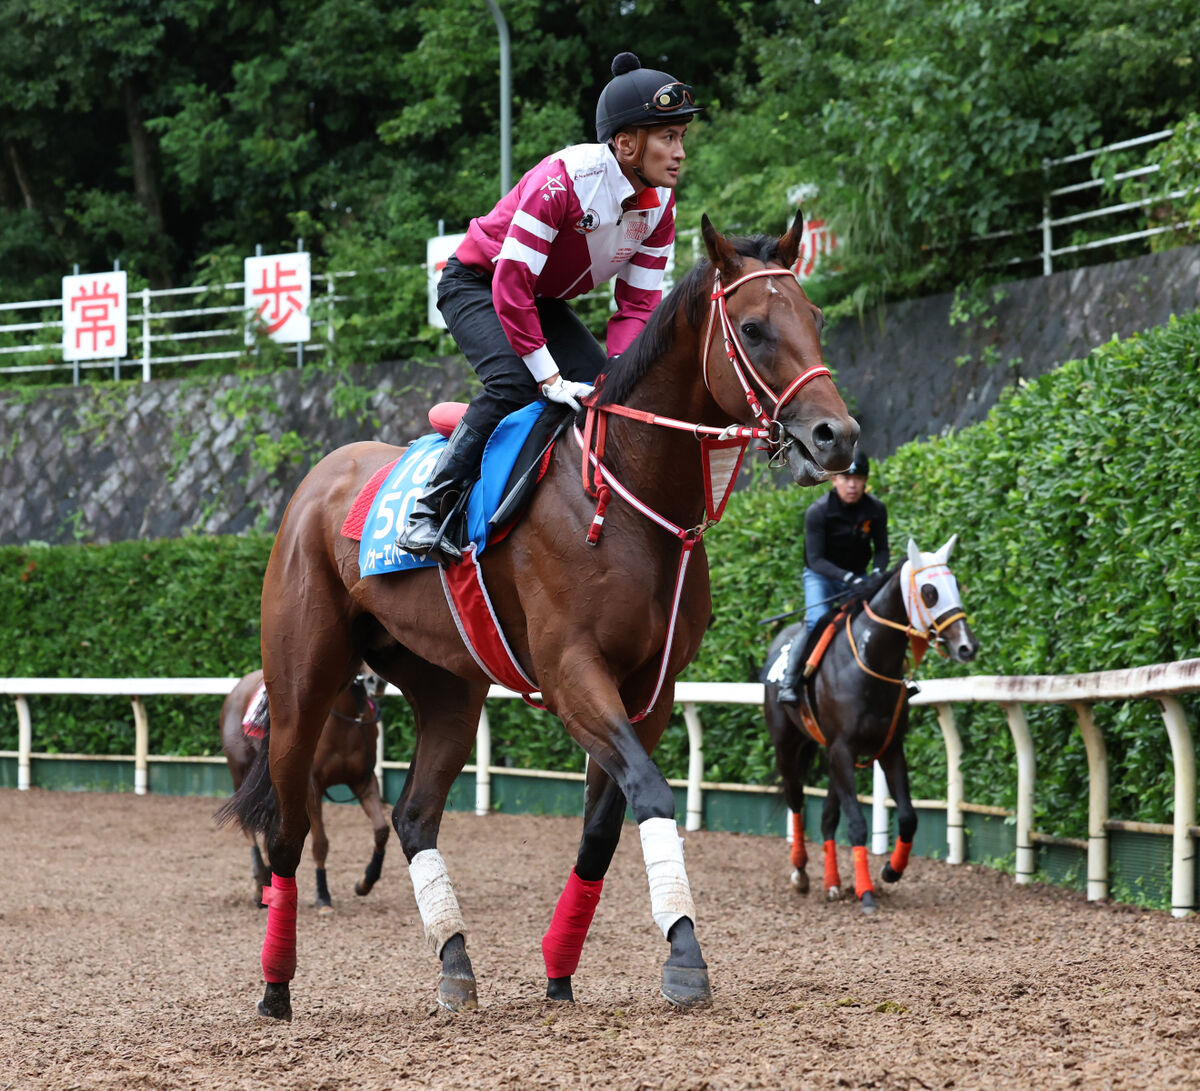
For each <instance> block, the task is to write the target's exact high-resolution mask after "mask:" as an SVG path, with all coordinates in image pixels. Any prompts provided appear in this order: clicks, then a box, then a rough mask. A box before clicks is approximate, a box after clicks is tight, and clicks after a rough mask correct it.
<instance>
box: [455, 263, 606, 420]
mask: <svg viewBox="0 0 1200 1091" xmlns="http://www.w3.org/2000/svg"><path fill="white" fill-rule="evenodd" d="M437 305H438V310H439V311H441V312H442V317H443V318H444V319H445V320H446V326H447V327H448V328H449V330H450V333H451V335H452V336H453V337H454V340H455V342H457V344H458V347H459V348H460V349H462V352H463V355H464V356H465V357H466V358H467V363H469V364H470V365H471V367H472V368H473V369H474V370H475V374H476V375H478V376H479V378H480V380H481V381H482V382H483V390H482V391H481V392H480V393H479V394H476V395H475V397H474V398H472V399H471V405H470V408H469V409H468V410H467V411H466V413H465V414H464V415H463V420H464V421H465V422H466V424H467V425H468V426H469V427H471V428H473V429H475V431H477V432H479V433H480V434H482V435H485V436H487V435H491V433H492V430H493V429H494V428H495V427H496V425H497V424H499V423H500V421H501V420H502V419H503V418H504V417H506V416H507V415H508V414H509V413H513V412H516V410H518V409H520V408H521V407H522V406H526V405H528V404H529V403H530V402H531V401H533V400H534V399H535V398H537V396H538V384H537V382H536V381H535V380H534V378H533V376H532V375H531V374H530V373H529V368H527V367H526V366H525V361H524V360H522V359H521V357H520V356H518V355H517V354H516V352H515V351H514V350H513V347H512V345H510V344H509V341H508V337H507V336H506V335H505V333H504V329H503V327H502V326H501V325H500V319H499V317H498V316H497V315H496V308H495V306H494V304H493V303H492V281H491V278H490V277H487V276H485V275H484V274H483V273H480V272H477V271H476V270H474V269H469V268H467V266H465V265H463V264H462V262H460V261H459V260H458V259H457V258H451V259H450V260H449V261H448V262H447V263H446V267H445V269H444V270H443V271H442V277H441V280H440V281H438V293H437ZM537 311H538V318H539V320H540V321H541V324H542V333H544V334H545V335H546V345H547V346H548V347H549V349H550V352H551V354H552V355H553V356H554V359H555V360H556V361H557V362H558V366H559V367H560V368H561V369H562V374H563V377H564V378H567V379H571V380H573V381H575V382H580V383H590V382H594V381H595V379H596V376H597V375H599V374H600V372H601V371H603V370H604V366H605V364H606V362H607V357H606V356H605V353H604V350H603V349H602V348H601V347H600V344H599V342H597V340H596V339H595V338H594V337H593V336H592V335H591V334H590V333H589V332H588V330H587V327H586V326H585V325H584V324H583V323H582V322H581V321H580V320H579V319H578V318H577V317H576V315H575V312H574V311H572V310H571V307H570V305H569V304H568V303H567V302H566V301H565V300H562V299H538V300H537Z"/></svg>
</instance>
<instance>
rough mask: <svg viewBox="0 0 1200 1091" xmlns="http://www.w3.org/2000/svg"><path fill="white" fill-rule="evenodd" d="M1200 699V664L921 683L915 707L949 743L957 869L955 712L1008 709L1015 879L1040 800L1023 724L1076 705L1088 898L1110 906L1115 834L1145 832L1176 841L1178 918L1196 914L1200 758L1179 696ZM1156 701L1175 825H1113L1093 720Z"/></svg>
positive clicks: (1027, 871) (1174, 907)
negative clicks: (1036, 711) (1035, 710)
mask: <svg viewBox="0 0 1200 1091" xmlns="http://www.w3.org/2000/svg"><path fill="white" fill-rule="evenodd" d="M1196 690H1200V659H1185V660H1183V661H1181V662H1178V663H1164V664H1158V665H1156V666H1152V667H1136V668H1133V669H1131V670H1120V671H1098V672H1096V673H1093V674H1074V675H1023V676H1015V677H1003V676H987V677H974V678H939V679H934V680H932V681H929V682H923V683H922V684H921V692H920V693H918V694H917V695H916V696H914V697H913V698H911V703H912V704H917V705H934V706H935V707H936V708H937V713H938V723H939V724H940V726H941V729H942V735H943V737H944V739H945V743H946V763H947V770H946V839H947V842H948V846H947V847H948V850H949V854H950V855H949V859H950V863H952V864H953V863H961V862H962V861H963V858H964V836H963V798H962V796H963V783H962V770H961V767H960V761H961V758H962V741H961V739H960V738H959V734H958V728H957V727H956V726H955V723H954V712H953V709H952V707H951V706H952V705H953V704H955V703H959V702H978V701H990V702H995V703H998V704H1000V705H1002V706H1003V707H1004V711H1005V713H1006V716H1007V719H1008V727H1009V730H1010V731H1011V732H1012V737H1013V744H1014V746H1015V747H1016V752H1017V815H1016V821H1017V828H1016V834H1017V859H1016V880H1017V882H1018V883H1027V882H1029V881H1030V879H1031V878H1032V876H1033V870H1034V848H1033V846H1034V842H1035V841H1036V840H1038V837H1037V835H1036V834H1035V833H1034V830H1033V798H1034V779H1035V768H1036V762H1035V756H1034V750H1033V739H1032V737H1031V736H1030V734H1029V725H1028V723H1027V722H1026V720H1025V712H1024V710H1023V708H1022V705H1024V704H1069V705H1071V706H1072V707H1073V708H1074V709H1075V714H1076V718H1077V719H1078V721H1079V730H1080V732H1081V733H1082V735H1083V742H1084V747H1085V748H1086V751H1087V759H1088V839H1087V862H1088V865H1087V896H1088V899H1089V900H1091V901H1097V900H1100V899H1102V898H1106V897H1108V831H1109V830H1112V829H1122V828H1125V829H1129V828H1134V829H1139V830H1142V831H1144V832H1153V833H1169V834H1171V835H1172V837H1173V845H1172V867H1171V912H1172V913H1173V914H1174V915H1175V916H1177V917H1181V916H1186V915H1187V914H1189V913H1190V912H1192V910H1193V909H1194V908H1195V897H1196V895H1195V883H1196V845H1195V837H1196V836H1197V834H1198V833H1200V831H1197V830H1196V829H1195V822H1196V755H1195V750H1194V748H1193V745H1192V735H1191V731H1190V730H1189V729H1188V725H1187V720H1186V718H1185V717H1184V714H1183V708H1182V706H1181V705H1180V703H1179V700H1178V697H1177V695H1178V694H1180V693H1190V692H1194V691H1196ZM1138 699H1151V700H1156V701H1158V703H1159V704H1160V705H1161V706H1162V715H1163V721H1164V723H1165V724H1166V728H1167V738H1168V739H1169V741H1170V744H1171V755H1172V758H1173V761H1174V767H1175V807H1174V815H1173V817H1172V821H1171V823H1169V824H1162V825H1156V826H1151V825H1148V824H1146V823H1127V822H1117V821H1111V820H1110V819H1109V817H1108V759H1107V755H1106V752H1105V748H1104V738H1103V736H1102V735H1101V734H1100V732H1099V730H1098V729H1097V728H1096V724H1095V721H1094V720H1093V718H1092V705H1093V704H1094V703H1095V702H1096V701H1128V700H1138Z"/></svg>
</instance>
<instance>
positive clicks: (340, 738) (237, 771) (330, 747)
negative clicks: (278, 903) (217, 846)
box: [221, 668, 389, 914]
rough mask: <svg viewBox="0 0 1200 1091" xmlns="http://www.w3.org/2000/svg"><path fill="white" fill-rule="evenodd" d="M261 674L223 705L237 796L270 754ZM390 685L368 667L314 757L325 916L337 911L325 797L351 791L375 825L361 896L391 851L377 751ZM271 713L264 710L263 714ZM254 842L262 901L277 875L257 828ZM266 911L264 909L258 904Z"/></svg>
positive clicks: (312, 795) (313, 818)
mask: <svg viewBox="0 0 1200 1091" xmlns="http://www.w3.org/2000/svg"><path fill="white" fill-rule="evenodd" d="M262 676H263V672H262V671H251V672H250V673H249V674H247V675H245V676H244V677H243V678H241V679H240V680H239V681H238V683H237V685H235V686H234V687H233V689H232V690H231V691H230V693H229V696H228V697H226V698H225V700H224V702H223V703H222V705H221V750H222V752H223V753H224V754H225V761H226V763H227V764H228V766H229V774H230V776H231V777H232V778H233V788H234V791H237V789H238V788H239V787H240V786H241V783H242V781H243V780H244V779H245V777H246V773H247V772H248V771H249V769H250V766H251V765H252V764H253V762H254V758H255V757H256V755H257V754H258V752H259V751H260V750H262V749H265V746H266V744H265V741H264V740H265V737H266V728H267V717H266V716H265V715H261V714H260V712H259V707H258V704H259V701H260V700H261V698H260V696H259V692H260V690H261V688H262ZM385 689H387V683H386V682H385V681H384V680H383V679H382V678H380V677H379V676H378V675H377V674H375V673H373V672H372V671H370V670H367V669H366V668H363V669H362V671H361V673H359V674H358V675H356V676H355V678H354V680H353V681H352V682H351V683H350V685H349V686H347V687H346V688H345V689H344V690H342V691H341V693H339V694H338V695H337V696H336V697H335V698H334V701H333V706H332V707H331V708H330V710H329V718H328V719H327V720H326V721H325V726H324V728H323V729H322V731H321V739H320V742H319V743H317V750H316V753H315V755H314V756H313V763H312V771H311V775H310V776H309V785H308V818H309V822H310V823H311V824H312V857H313V866H314V867H315V869H316V873H317V874H316V883H317V895H316V906H317V911H318V912H319V913H323V914H324V913H331V912H333V898H332V897H331V896H330V893H329V884H328V881H327V879H326V875H325V861H326V858H327V857H328V855H329V838H328V836H327V835H326V833H325V821H324V815H323V808H322V805H321V801H322V798H323V797H324V795H325V793H326V792H327V791H328V790H329V789H330V788H333V787H335V786H337V785H345V786H346V787H347V788H349V789H350V791H352V792H353V793H354V798H355V799H357V800H358V802H359V803H360V804H361V805H362V809H363V811H364V812H365V813H366V816H367V818H368V819H370V822H371V829H372V831H373V834H374V842H375V851H374V852H373V853H372V855H371V859H370V861H369V862H368V863H367V866H366V869H365V870H364V872H363V877H362V878H361V879H360V880H359V881H358V882H357V883H355V884H354V893H355V894H358V895H360V896H365V895H367V894H369V893H370V892H371V890H372V888H373V887H374V886H375V884H376V883H377V882H378V881H379V876H380V874H381V872H382V870H383V858H384V855H385V853H386V852H387V840H388V833H389V831H388V823H387V817H386V816H385V815H384V812H383V799H382V797H381V795H380V790H379V780H378V778H377V777H376V776H375V752H376V748H377V744H378V740H379V705H378V699H379V698H380V697H381V696H382V695H383V692H384V690H385ZM263 711H264V712H265V709H264V710H263ZM243 832H244V833H245V834H246V837H247V839H248V840H249V841H250V865H251V872H252V877H253V880H254V890H255V900H256V901H258V898H259V896H260V895H261V893H262V890H263V887H269V886H270V885H271V872H270V870H269V868H268V866H267V863H266V862H265V861H264V859H263V852H262V849H261V848H260V846H259V841H258V838H259V835H258V834H257V833H256V832H255V831H254V830H253V829H246V830H244V831H243ZM258 904H259V905H260V906H261V905H262V904H263V903H262V902H258Z"/></svg>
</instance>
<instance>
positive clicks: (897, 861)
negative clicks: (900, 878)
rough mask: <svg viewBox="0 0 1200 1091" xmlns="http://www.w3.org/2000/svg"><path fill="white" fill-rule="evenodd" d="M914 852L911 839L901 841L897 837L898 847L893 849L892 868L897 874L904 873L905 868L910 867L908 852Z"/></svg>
mask: <svg viewBox="0 0 1200 1091" xmlns="http://www.w3.org/2000/svg"><path fill="white" fill-rule="evenodd" d="M910 852H912V842H911V841H901V840H900V838H898V837H897V838H896V847H895V848H894V849H893V850H892V870H893V871H894V872H895V873H896V874H897V875H903V874H904V869H905V868H906V867H908V854H909V853H910Z"/></svg>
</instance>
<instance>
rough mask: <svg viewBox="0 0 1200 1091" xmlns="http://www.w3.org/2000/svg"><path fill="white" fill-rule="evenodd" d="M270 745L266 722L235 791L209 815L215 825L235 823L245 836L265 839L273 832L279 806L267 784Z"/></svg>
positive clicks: (270, 786) (268, 783) (276, 823)
mask: <svg viewBox="0 0 1200 1091" xmlns="http://www.w3.org/2000/svg"><path fill="white" fill-rule="evenodd" d="M270 742H271V724H270V721H269V720H268V721H267V723H266V724H265V725H264V728H263V737H262V745H261V746H259V748H258V752H257V753H256V754H255V755H254V760H253V761H252V762H251V763H250V768H249V769H247V770H246V775H245V776H244V777H243V778H242V783H241V784H240V785H239V786H238V790H237V791H236V792H234V793H233V795H231V796H230V797H229V798H228V799H227V800H225V802H224V803H222V804H221V806H220V807H218V808H217V810H216V813H215V814H214V815H213V818H214V820H215V821H216V823H217V825H218V826H226V825H228V824H229V823H230V822H233V821H234V820H236V821H237V823H238V825H240V826H241V827H242V829H244V830H245V831H246V832H247V833H261V834H264V835H266V836H268V837H269V836H270V835H271V834H272V833H274V832H275V828H276V826H277V825H278V823H279V806H278V804H277V803H276V800H275V788H274V786H273V785H272V784H271V762H270V755H269V753H268V751H269V750H270Z"/></svg>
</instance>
